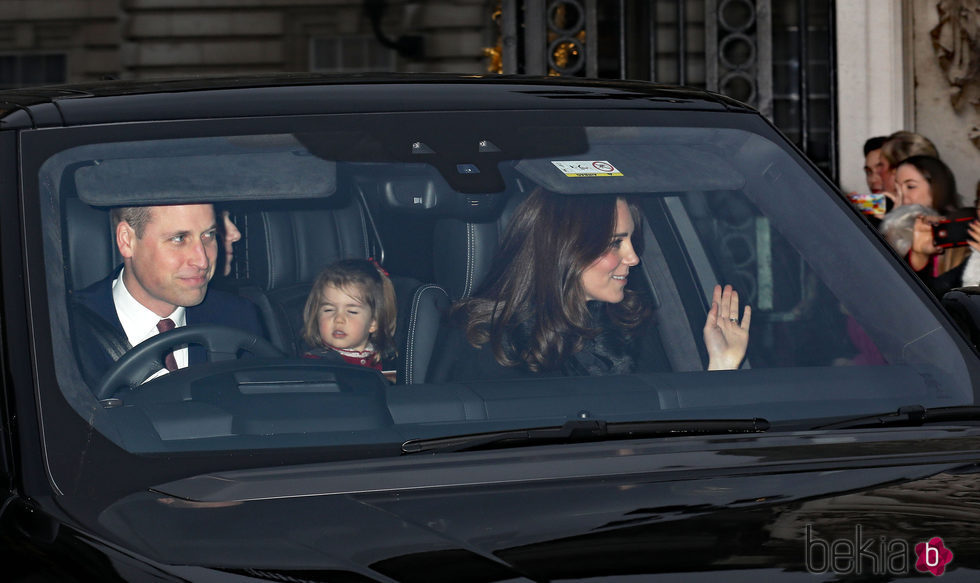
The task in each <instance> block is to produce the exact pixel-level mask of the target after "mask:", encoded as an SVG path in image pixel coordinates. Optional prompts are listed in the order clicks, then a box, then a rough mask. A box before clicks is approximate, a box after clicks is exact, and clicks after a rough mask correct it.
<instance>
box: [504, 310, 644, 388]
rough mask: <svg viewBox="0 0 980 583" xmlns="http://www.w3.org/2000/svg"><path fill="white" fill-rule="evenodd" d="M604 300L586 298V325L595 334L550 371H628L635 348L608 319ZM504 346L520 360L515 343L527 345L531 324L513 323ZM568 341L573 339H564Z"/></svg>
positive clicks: (570, 373)
mask: <svg viewBox="0 0 980 583" xmlns="http://www.w3.org/2000/svg"><path fill="white" fill-rule="evenodd" d="M606 307H607V304H606V303H605V302H599V301H590V302H589V303H588V310H589V314H590V316H591V318H590V327H591V328H592V329H594V330H596V332H597V334H596V335H595V336H594V337H592V338H585V339H584V340H583V346H582V350H580V351H578V352H576V353H575V354H573V355H571V356H569V357H567V358H565V360H563V361H562V362H561V363H560V364H559V365H558V367H557V369H555V370H554V371H542V372H544V373H545V374H547V373H548V372H551V374H554V373H556V372H557V373H560V374H562V375H564V376H603V375H618V374H630V373H632V372H633V370H634V369H635V367H636V359H635V355H634V351H635V347H634V346H633V345H632V343H631V339H632V335H630V334H628V333H627V331H625V330H623V329H622V327H620V326H617V325H616V324H614V323H613V322H612V320H611V319H610V318H609V316H608V314H607V313H606ZM508 337H509V340H510V341H509V342H508V345H509V346H510V347H511V348H512V352H511V355H510V357H511V358H513V359H515V360H520V358H519V356H518V349H517V347H519V346H528V345H529V344H530V338H531V323H530V322H524V323H521V324H520V325H518V326H515V327H514V328H513V329H512V330H511V331H510V333H509V334H508ZM568 341H569V342H572V341H573V340H572V339H571V338H569V339H568Z"/></svg>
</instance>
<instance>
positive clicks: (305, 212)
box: [245, 199, 380, 290]
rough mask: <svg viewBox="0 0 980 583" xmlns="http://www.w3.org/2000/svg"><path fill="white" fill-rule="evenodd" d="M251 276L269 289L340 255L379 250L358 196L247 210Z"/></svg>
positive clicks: (305, 277)
mask: <svg viewBox="0 0 980 583" xmlns="http://www.w3.org/2000/svg"><path fill="white" fill-rule="evenodd" d="M245 224H246V225H247V234H246V241H245V242H246V256H247V258H248V265H249V274H248V279H249V280H250V281H251V282H252V283H253V284H254V285H257V286H258V287H260V288H262V289H265V290H275V289H279V288H281V287H283V286H287V285H292V284H296V283H300V282H311V281H313V279H314V278H315V277H316V276H317V274H318V273H319V272H320V270H321V269H323V268H324V267H326V266H327V265H329V264H331V263H333V262H334V261H338V260H340V259H347V258H351V257H362V258H366V257H371V256H373V255H374V254H380V248H379V245H378V244H377V242H376V238H375V237H373V236H372V235H373V233H374V228H373V225H372V224H371V223H370V219H369V217H368V216H367V214H366V212H364V210H363V209H362V207H361V205H360V204H359V203H358V202H357V201H356V200H355V199H350V200H349V202H348V203H347V204H345V205H342V206H336V207H330V208H315V207H308V206H296V207H295V208H290V209H288V210H285V209H284V210H275V211H263V212H256V213H250V214H248V215H246V223H245Z"/></svg>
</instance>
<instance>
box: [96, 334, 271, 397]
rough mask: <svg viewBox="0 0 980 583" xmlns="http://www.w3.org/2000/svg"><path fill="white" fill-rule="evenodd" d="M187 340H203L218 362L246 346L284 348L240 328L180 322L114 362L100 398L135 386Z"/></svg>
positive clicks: (257, 351) (262, 351)
mask: <svg viewBox="0 0 980 583" xmlns="http://www.w3.org/2000/svg"><path fill="white" fill-rule="evenodd" d="M184 344H200V345H202V346H204V349H205V350H206V351H207V353H208V360H210V361H212V362H217V361H221V360H232V359H235V358H237V357H238V352H239V351H240V350H245V351H247V352H250V353H252V354H254V355H255V356H257V357H260V358H282V357H283V356H284V354H283V353H282V351H281V350H279V349H278V348H276V347H275V346H273V345H272V344H270V343H269V341H267V340H266V339H265V338H262V337H261V336H257V335H255V334H253V333H251V332H246V331H245V330H241V329H239V328H232V327H229V326H218V325H215V324H198V325H194V326H181V327H180V328H174V329H173V330H170V331H169V332H164V333H162V334H157V335H156V336H153V337H152V338H149V339H147V340H144V341H143V342H140V343H139V344H137V345H136V346H134V347H133V348H132V350H130V351H129V352H127V353H126V354H124V355H123V356H122V358H120V359H119V360H117V361H116V362H115V364H113V365H112V368H110V369H109V370H108V371H106V373H105V375H103V377H102V379H101V380H100V381H99V384H98V386H96V387H95V390H94V392H95V397H96V398H97V399H99V400H100V401H101V400H103V399H108V398H109V397H111V396H113V395H114V394H116V393H117V392H118V391H119V389H124V388H127V389H134V388H136V387H138V386H139V385H140V384H141V383H143V381H145V380H146V379H148V378H150V376H151V375H152V374H153V373H155V372H157V371H158V370H160V369H162V368H164V366H165V365H164V364H163V361H164V359H165V358H166V357H167V354H168V353H170V352H172V351H173V350H174V348H176V347H178V346H182V345H184Z"/></svg>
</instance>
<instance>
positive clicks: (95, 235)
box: [64, 198, 122, 290]
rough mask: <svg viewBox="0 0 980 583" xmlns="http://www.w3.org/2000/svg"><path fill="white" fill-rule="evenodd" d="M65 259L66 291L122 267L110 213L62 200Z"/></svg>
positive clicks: (102, 209) (84, 286)
mask: <svg viewBox="0 0 980 583" xmlns="http://www.w3.org/2000/svg"><path fill="white" fill-rule="evenodd" d="M64 212H65V237H64V245H65V250H64V253H65V259H66V262H67V266H66V267H67V273H66V274H65V275H66V279H67V281H68V289H69V290H79V289H84V288H86V287H88V286H90V285H92V284H93V283H95V282H97V281H99V280H100V279H102V278H104V277H105V276H107V275H109V274H110V273H112V270H113V269H114V268H115V267H116V266H117V265H119V264H120V263H122V257H120V255H119V250H118V249H117V248H116V242H115V236H114V233H113V230H112V223H111V220H110V219H109V211H108V210H107V209H104V208H97V207H93V206H89V205H87V204H85V203H84V202H82V201H81V200H79V199H77V198H66V199H65V208H64Z"/></svg>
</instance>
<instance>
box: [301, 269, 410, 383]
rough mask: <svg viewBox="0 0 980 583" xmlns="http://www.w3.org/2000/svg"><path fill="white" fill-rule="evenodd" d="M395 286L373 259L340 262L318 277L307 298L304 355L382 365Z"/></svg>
mask: <svg viewBox="0 0 980 583" xmlns="http://www.w3.org/2000/svg"><path fill="white" fill-rule="evenodd" d="M396 310H397V308H396V305H395V288H394V287H393V286H392V284H391V280H390V279H388V274H387V273H385V271H384V270H383V269H381V266H380V265H378V264H377V263H376V262H375V261H374V260H373V259H371V260H367V259H345V260H343V261H338V262H336V263H334V264H332V265H330V266H329V267H327V268H326V269H324V270H323V271H322V272H321V273H320V275H318V276H317V278H316V281H315V282H313V289H312V290H311V291H310V296H309V298H307V300H306V308H305V309H304V311H303V314H304V318H303V319H304V326H303V339H304V340H306V342H307V343H308V344H309V345H310V346H312V347H314V348H313V349H312V350H310V351H309V352H307V353H306V354H304V355H303V356H304V357H305V358H336V355H340V356H341V357H342V358H343V359H344V360H345V361H347V362H349V363H352V364H359V365H361V366H366V367H370V368H374V369H377V370H381V359H382V357H385V356H388V355H389V354H390V353H391V352H393V349H394V338H395V312H396Z"/></svg>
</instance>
